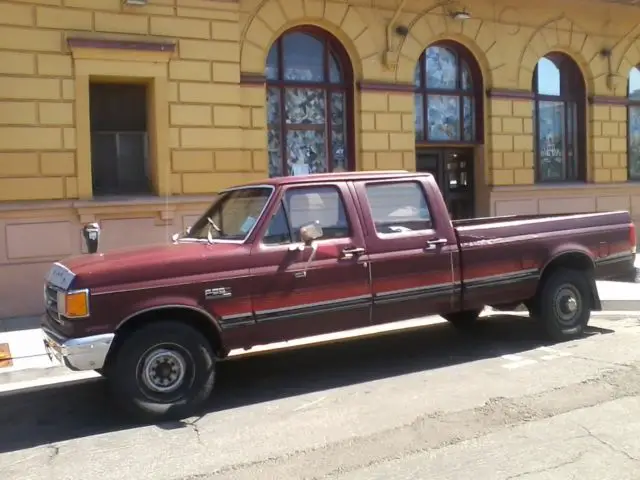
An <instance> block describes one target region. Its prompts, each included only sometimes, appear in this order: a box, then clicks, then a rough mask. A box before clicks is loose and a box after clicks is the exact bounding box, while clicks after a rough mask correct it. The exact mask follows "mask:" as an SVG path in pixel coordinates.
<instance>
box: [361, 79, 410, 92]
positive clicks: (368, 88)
mask: <svg viewBox="0 0 640 480" xmlns="http://www.w3.org/2000/svg"><path fill="white" fill-rule="evenodd" d="M358 89H359V90H360V91H361V92H402V93H413V92H415V90H416V87H415V86H414V85H413V84H411V83H391V82H376V81H372V80H361V81H359V82H358Z"/></svg>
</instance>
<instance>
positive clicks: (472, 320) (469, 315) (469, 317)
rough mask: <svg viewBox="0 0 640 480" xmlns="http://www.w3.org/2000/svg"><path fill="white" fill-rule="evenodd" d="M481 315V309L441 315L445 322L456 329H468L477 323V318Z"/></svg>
mask: <svg viewBox="0 0 640 480" xmlns="http://www.w3.org/2000/svg"><path fill="white" fill-rule="evenodd" d="M481 313H482V309H478V310H463V311H461V312H451V313H447V314H444V315H442V318H444V319H445V320H446V321H447V322H449V323H450V324H452V325H453V326H454V327H456V328H460V329H466V328H470V327H472V326H473V325H475V324H476V323H477V320H478V317H479V316H480V314H481Z"/></svg>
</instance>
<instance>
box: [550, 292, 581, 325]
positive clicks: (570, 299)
mask: <svg viewBox="0 0 640 480" xmlns="http://www.w3.org/2000/svg"><path fill="white" fill-rule="evenodd" d="M581 309H582V307H581V305H580V294H579V293H578V291H577V290H576V289H575V288H574V287H573V286H572V285H564V286H562V287H561V288H559V289H558V293H557V294H556V296H555V301H554V310H555V312H556V315H557V317H558V320H559V321H560V323H562V324H565V325H570V324H572V323H573V321H574V319H575V318H576V316H578V315H579V314H580V311H581Z"/></svg>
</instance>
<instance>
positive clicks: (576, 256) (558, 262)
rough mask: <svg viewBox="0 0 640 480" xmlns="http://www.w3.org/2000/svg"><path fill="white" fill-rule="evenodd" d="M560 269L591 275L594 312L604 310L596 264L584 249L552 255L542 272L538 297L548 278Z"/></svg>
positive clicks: (574, 249) (572, 249)
mask: <svg viewBox="0 0 640 480" xmlns="http://www.w3.org/2000/svg"><path fill="white" fill-rule="evenodd" d="M558 268H566V269H569V270H577V271H580V272H585V273H590V274H591V275H589V283H590V288H591V301H592V310H602V305H601V302H600V295H599V294H598V287H597V285H596V282H595V270H596V264H595V262H594V260H593V258H592V256H591V254H590V252H589V251H588V250H586V249H584V248H571V249H565V250H562V251H559V252H556V253H555V254H554V255H552V256H551V258H550V259H549V260H548V261H547V263H546V264H545V265H544V267H542V270H541V271H540V280H539V282H538V289H537V291H536V295H537V294H538V293H539V292H540V289H541V287H542V285H544V282H545V280H546V279H547V278H548V276H549V275H550V274H551V273H553V272H554V271H556V270H557V269H558Z"/></svg>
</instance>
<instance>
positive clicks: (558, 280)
mask: <svg viewBox="0 0 640 480" xmlns="http://www.w3.org/2000/svg"><path fill="white" fill-rule="evenodd" d="M591 307H592V301H591V287H590V281H589V273H587V272H584V271H577V270H570V269H566V268H558V269H556V270H554V271H553V272H551V273H550V274H549V276H548V277H547V278H546V279H545V280H544V284H543V285H542V286H541V288H540V290H539V292H538V294H537V296H536V298H534V299H533V301H532V302H531V307H530V313H531V316H532V317H534V318H535V319H536V320H538V321H539V322H540V323H541V324H542V325H543V327H544V328H545V330H546V332H547V334H548V335H549V337H551V338H552V339H553V340H555V341H558V342H561V341H565V340H570V339H572V338H576V337H579V336H580V335H582V334H583V333H584V330H585V328H586V327H587V324H588V323H589V319H590V317H591Z"/></svg>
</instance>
